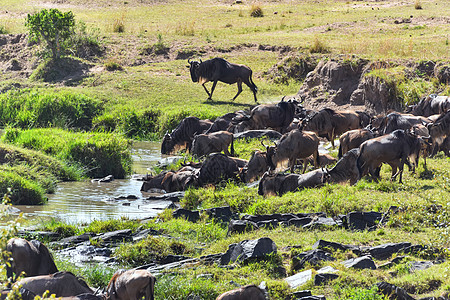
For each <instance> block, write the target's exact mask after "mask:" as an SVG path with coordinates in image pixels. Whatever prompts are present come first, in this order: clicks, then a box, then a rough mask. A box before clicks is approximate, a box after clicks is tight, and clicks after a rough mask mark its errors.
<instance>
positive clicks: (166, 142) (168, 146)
mask: <svg viewBox="0 0 450 300" xmlns="http://www.w3.org/2000/svg"><path fill="white" fill-rule="evenodd" d="M174 146H175V142H174V141H173V139H172V135H171V134H170V133H168V132H166V134H165V135H164V138H163V140H162V143H161V153H162V154H170V153H171V152H172V151H173V148H174Z"/></svg>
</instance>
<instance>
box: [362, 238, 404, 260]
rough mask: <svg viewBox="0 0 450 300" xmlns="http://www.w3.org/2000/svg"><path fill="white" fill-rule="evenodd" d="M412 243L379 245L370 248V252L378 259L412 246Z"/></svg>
mask: <svg viewBox="0 0 450 300" xmlns="http://www.w3.org/2000/svg"><path fill="white" fill-rule="evenodd" d="M410 246H411V243H408V242H404V243H388V244H383V245H379V246H375V247H372V248H369V250H368V253H369V254H370V255H371V256H372V257H374V258H376V259H387V258H389V257H391V256H392V254H394V253H398V252H400V251H401V250H403V249H405V248H407V247H410Z"/></svg>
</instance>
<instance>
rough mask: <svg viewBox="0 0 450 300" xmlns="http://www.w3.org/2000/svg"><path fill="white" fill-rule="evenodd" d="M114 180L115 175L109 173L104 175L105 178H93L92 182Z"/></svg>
mask: <svg viewBox="0 0 450 300" xmlns="http://www.w3.org/2000/svg"><path fill="white" fill-rule="evenodd" d="M113 180H114V176H113V175H108V176H106V177H103V178H95V179H92V180H91V182H98V183H104V182H111V181H113Z"/></svg>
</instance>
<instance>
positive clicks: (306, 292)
mask: <svg viewBox="0 0 450 300" xmlns="http://www.w3.org/2000/svg"><path fill="white" fill-rule="evenodd" d="M292 295H293V296H294V297H295V299H301V298H303V297H308V296H312V293H311V291H310V290H304V291H297V292H293V293H292Z"/></svg>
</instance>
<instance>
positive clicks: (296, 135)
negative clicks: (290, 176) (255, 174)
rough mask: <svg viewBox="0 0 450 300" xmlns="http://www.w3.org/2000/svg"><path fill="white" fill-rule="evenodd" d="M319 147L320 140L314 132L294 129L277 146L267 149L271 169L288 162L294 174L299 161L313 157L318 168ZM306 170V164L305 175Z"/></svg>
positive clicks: (304, 167) (284, 135)
mask: <svg viewBox="0 0 450 300" xmlns="http://www.w3.org/2000/svg"><path fill="white" fill-rule="evenodd" d="M318 147H319V138H318V137H317V135H316V134H315V133H314V132H308V131H300V130H298V129H294V130H292V131H290V132H288V133H285V134H283V136H282V137H281V139H280V140H279V141H278V142H277V143H276V144H275V146H270V147H266V149H267V161H268V163H269V167H270V168H271V169H273V170H275V169H276V168H277V167H278V165H279V164H280V163H282V162H283V161H286V160H288V166H289V167H290V169H291V172H293V171H294V166H295V162H296V160H297V159H306V158H307V157H308V156H310V155H313V156H314V166H315V167H316V168H317V167H318V166H319V150H318ZM305 170H306V164H304V166H303V173H304V172H305Z"/></svg>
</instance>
